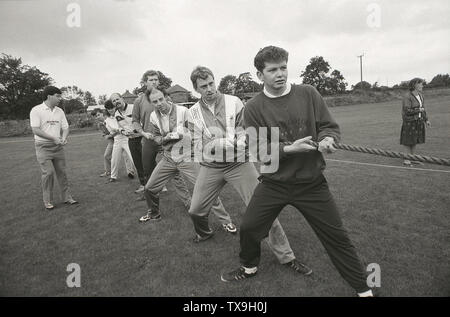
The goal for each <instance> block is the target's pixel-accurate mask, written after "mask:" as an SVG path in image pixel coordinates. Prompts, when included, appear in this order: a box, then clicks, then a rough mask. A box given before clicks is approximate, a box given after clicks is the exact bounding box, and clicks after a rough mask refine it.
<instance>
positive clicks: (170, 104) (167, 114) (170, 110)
mask: <svg viewBox="0 0 450 317" xmlns="http://www.w3.org/2000/svg"><path fill="white" fill-rule="evenodd" d="M167 103H168V104H169V106H170V109H169V111H168V112H167V113H166V114H163V113H162V112H161V111H159V110H156V112H157V113H158V114H159V115H160V116H169V115H170V114H171V113H172V110H173V109H174V108H175V107H174V104H173V103H171V102H167Z"/></svg>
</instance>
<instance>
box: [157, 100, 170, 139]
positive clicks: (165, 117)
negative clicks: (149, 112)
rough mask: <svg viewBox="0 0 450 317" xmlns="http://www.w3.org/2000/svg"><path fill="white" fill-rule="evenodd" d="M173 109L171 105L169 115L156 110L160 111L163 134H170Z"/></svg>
mask: <svg viewBox="0 0 450 317" xmlns="http://www.w3.org/2000/svg"><path fill="white" fill-rule="evenodd" d="M172 108H173V106H172V105H170V108H169V111H168V112H167V113H165V114H164V113H162V112H161V111H158V110H155V111H158V113H159V117H160V120H161V124H162V127H161V128H162V130H163V131H161V133H164V132H165V133H167V132H170V128H169V116H170V112H171V111H172Z"/></svg>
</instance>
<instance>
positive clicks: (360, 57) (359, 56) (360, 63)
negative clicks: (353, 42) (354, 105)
mask: <svg viewBox="0 0 450 317" xmlns="http://www.w3.org/2000/svg"><path fill="white" fill-rule="evenodd" d="M363 56H364V53H363V54H362V55H358V58H359V67H360V69H361V88H362V81H363V75H362V73H363V68H362V58H363Z"/></svg>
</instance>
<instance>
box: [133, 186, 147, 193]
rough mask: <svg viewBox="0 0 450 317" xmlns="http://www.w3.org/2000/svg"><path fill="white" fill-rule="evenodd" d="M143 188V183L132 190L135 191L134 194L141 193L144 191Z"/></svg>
mask: <svg viewBox="0 0 450 317" xmlns="http://www.w3.org/2000/svg"><path fill="white" fill-rule="evenodd" d="M144 190H145V187H144V186H143V185H141V186H139V188H138V189H136V190H135V191H134V192H135V193H136V194H142V193H143V192H144Z"/></svg>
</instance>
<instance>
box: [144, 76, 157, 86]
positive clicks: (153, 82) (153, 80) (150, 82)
mask: <svg viewBox="0 0 450 317" xmlns="http://www.w3.org/2000/svg"><path fill="white" fill-rule="evenodd" d="M145 85H146V86H147V89H151V88H156V87H158V85H159V79H158V76H157V75H152V76H147V81H146V82H145Z"/></svg>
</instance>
